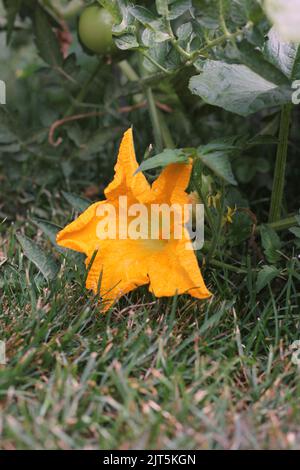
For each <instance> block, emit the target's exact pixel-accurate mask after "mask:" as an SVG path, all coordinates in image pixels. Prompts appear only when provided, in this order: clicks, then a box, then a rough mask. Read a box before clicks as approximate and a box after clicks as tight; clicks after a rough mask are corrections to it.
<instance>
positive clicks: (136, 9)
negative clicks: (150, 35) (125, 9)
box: [129, 5, 157, 26]
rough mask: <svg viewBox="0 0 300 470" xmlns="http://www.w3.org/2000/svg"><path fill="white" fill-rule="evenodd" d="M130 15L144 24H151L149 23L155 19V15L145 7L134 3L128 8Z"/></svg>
mask: <svg viewBox="0 0 300 470" xmlns="http://www.w3.org/2000/svg"><path fill="white" fill-rule="evenodd" d="M129 12H130V13H131V15H132V16H133V17H134V18H136V19H137V20H138V21H140V23H142V24H143V25H144V26H148V25H151V23H153V22H155V21H157V17H156V16H155V15H154V14H153V13H152V11H150V10H148V9H147V8H145V7H141V6H138V5H135V6H133V7H130V8H129Z"/></svg>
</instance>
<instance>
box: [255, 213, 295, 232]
mask: <svg viewBox="0 0 300 470" xmlns="http://www.w3.org/2000/svg"><path fill="white" fill-rule="evenodd" d="M268 225H269V227H271V228H272V229H273V230H275V231H276V232H280V231H281V230H287V229H289V228H291V227H294V226H295V225H298V221H297V219H296V216H291V217H288V218H286V219H281V220H277V221H276V222H272V223H270V224H268ZM256 231H257V232H259V231H260V226H258V227H257V228H256Z"/></svg>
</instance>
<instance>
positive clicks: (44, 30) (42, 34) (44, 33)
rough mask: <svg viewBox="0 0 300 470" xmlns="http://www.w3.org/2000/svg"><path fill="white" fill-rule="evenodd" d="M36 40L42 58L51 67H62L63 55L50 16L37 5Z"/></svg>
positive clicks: (35, 19) (35, 20)
mask: <svg viewBox="0 0 300 470" xmlns="http://www.w3.org/2000/svg"><path fill="white" fill-rule="evenodd" d="M34 31H35V42H36V46H37V48H38V51H39V54H40V56H41V58H42V59H43V60H44V61H45V62H46V63H47V64H48V65H50V66H51V67H53V68H60V67H62V65H63V56H62V53H61V51H60V47H59V43H58V40H57V37H56V36H55V34H54V32H53V30H52V27H51V24H50V22H49V20H48V16H47V14H46V13H45V11H44V10H43V8H41V7H40V6H36V7H35V18H34Z"/></svg>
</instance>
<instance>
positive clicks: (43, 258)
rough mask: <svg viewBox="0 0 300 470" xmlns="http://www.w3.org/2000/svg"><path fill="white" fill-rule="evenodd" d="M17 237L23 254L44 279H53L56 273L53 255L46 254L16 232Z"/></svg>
mask: <svg viewBox="0 0 300 470" xmlns="http://www.w3.org/2000/svg"><path fill="white" fill-rule="evenodd" d="M17 239H18V241H19V243H20V245H21V247H22V250H23V252H24V255H25V256H26V257H27V258H28V259H29V260H30V261H31V262H32V263H33V264H34V265H35V266H36V267H37V268H38V270H39V271H40V272H41V273H42V274H43V276H44V277H45V279H47V280H51V279H54V278H55V276H56V275H57V273H58V266H57V264H56V262H55V259H54V258H53V256H51V255H49V254H46V253H45V252H44V251H42V250H41V248H40V247H39V246H37V245H36V244H35V243H34V242H33V241H31V240H30V239H29V238H27V237H24V236H23V235H21V234H17Z"/></svg>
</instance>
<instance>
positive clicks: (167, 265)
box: [57, 129, 211, 310]
mask: <svg viewBox="0 0 300 470" xmlns="http://www.w3.org/2000/svg"><path fill="white" fill-rule="evenodd" d="M137 169H138V163H137V161H136V157H135V151H134V143H133V135H132V129H128V130H127V132H125V134H124V137H123V140H122V142H121V145H120V150H119V155H118V160H117V163H116V166H115V176H114V179H113V181H112V182H111V183H110V184H109V185H108V186H107V188H106V189H105V191H104V194H105V197H106V200H105V201H100V202H96V203H94V204H92V205H91V206H90V207H89V208H88V209H87V210H86V211H85V212H83V214H81V215H80V216H79V217H78V218H77V219H76V220H75V221H74V222H72V223H71V224H69V225H67V226H66V227H65V228H64V229H63V230H62V231H61V232H59V233H58V235H57V243H58V245H60V246H62V247H66V248H70V249H72V250H76V251H79V252H82V253H84V254H85V255H86V266H89V267H90V269H89V272H88V276H87V281H86V287H87V289H92V290H93V291H94V293H95V294H97V293H98V292H99V293H100V296H101V297H102V299H103V302H104V309H105V310H107V309H108V308H109V307H110V305H111V304H112V303H114V302H115V301H117V300H118V299H119V298H120V297H122V296H123V295H125V294H127V293H128V292H130V291H132V290H133V289H135V288H136V287H138V286H142V285H145V284H149V290H150V291H151V292H152V293H153V294H154V295H155V296H156V297H163V296H173V295H175V294H184V293H187V294H190V295H191V296H193V297H195V298H198V299H206V298H208V297H210V296H211V293H210V292H209V291H208V289H207V288H206V286H205V283H204V281H203V278H202V275H201V272H200V269H199V266H198V262H197V259H196V256H195V253H194V251H193V248H192V242H191V240H190V237H189V234H188V231H187V230H186V229H185V228H184V226H183V225H182V236H181V237H180V239H177V238H176V239H175V237H170V238H169V239H164V238H163V237H161V236H160V237H158V238H155V239H153V237H152V236H151V235H150V233H149V234H148V236H147V237H146V238H145V237H144V238H143V239H132V238H131V237H129V236H128V232H126V229H125V232H126V236H124V233H123V235H122V236H121V234H120V232H121V231H122V228H124V227H122V223H123V222H122V220H121V218H120V213H119V206H120V198H122V197H124V196H126V198H127V203H128V206H130V205H135V204H143V205H145V206H146V207H148V206H151V205H153V204H156V205H157V204H159V205H164V206H166V205H168V206H170V205H173V204H174V205H175V204H176V206H178V207H183V205H185V204H188V202H189V200H188V194H187V193H186V192H185V190H186V188H187V186H188V183H189V180H190V175H191V170H192V165H191V164H190V163H188V164H182V163H178V164H177V163H176V164H170V165H169V166H167V167H166V168H165V169H164V170H163V171H162V173H161V174H160V176H159V177H158V178H157V180H156V181H155V182H154V183H153V184H152V186H150V184H149V183H148V182H147V180H146V178H145V176H144V175H143V173H141V172H139V173H136V171H137ZM107 203H109V204H110V205H111V206H112V207H113V208H115V209H116V212H115V214H116V217H117V219H118V220H117V221H116V223H117V224H118V225H119V231H118V234H117V236H116V238H115V239H105V237H99V222H101V221H103V214H102V211H101V208H102V205H104V204H107ZM150 229H151V227H150ZM123 231H124V230H123ZM159 231H160V232H161V227H159ZM100 235H101V234H100ZM95 252H96V255H95Z"/></svg>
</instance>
